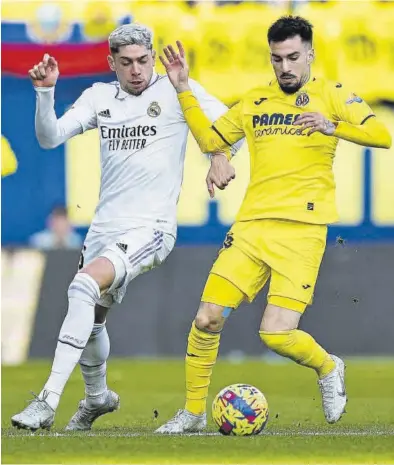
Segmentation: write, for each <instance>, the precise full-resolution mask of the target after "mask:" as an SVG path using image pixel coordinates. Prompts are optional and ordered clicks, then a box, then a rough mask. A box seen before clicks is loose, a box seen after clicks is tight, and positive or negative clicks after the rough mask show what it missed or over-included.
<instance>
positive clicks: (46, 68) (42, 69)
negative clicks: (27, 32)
mask: <svg viewBox="0 0 394 465" xmlns="http://www.w3.org/2000/svg"><path fill="white" fill-rule="evenodd" d="M59 74H60V73H59V66H58V64H57V61H56V60H55V59H54V58H53V57H51V56H49V55H48V53H46V54H45V55H44V57H43V59H42V61H40V63H38V64H37V65H34V66H33V68H32V69H29V76H30V79H31V80H32V81H33V85H34V87H53V86H55V85H56V81H57V79H58V77H59Z"/></svg>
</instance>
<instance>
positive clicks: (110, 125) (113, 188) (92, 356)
mask: <svg viewBox="0 0 394 465" xmlns="http://www.w3.org/2000/svg"><path fill="white" fill-rule="evenodd" d="M109 47H110V51H111V54H110V55H109V56H108V63H109V67H110V69H111V70H112V71H114V72H115V73H116V75H117V79H118V80H117V81H115V82H112V83H96V84H94V85H93V86H92V87H90V88H88V89H86V90H85V91H84V92H83V93H82V95H81V97H80V98H79V99H78V100H77V101H76V102H75V104H74V105H73V106H72V107H71V109H70V110H68V111H67V112H66V113H65V114H64V115H63V116H62V117H61V118H60V119H57V117H56V114H55V110H54V94H55V84H56V81H57V79H58V76H59V69H58V65H57V62H56V60H55V58H54V57H50V56H49V55H45V56H44V58H43V61H42V62H40V63H39V64H38V65H35V66H34V67H33V68H32V69H31V70H30V71H29V75H30V77H31V79H32V81H33V85H34V88H35V91H36V95H37V104H36V117H35V124H36V135H37V138H38V141H39V143H40V145H41V147H43V148H47V149H50V148H54V147H57V146H58V145H59V144H62V143H64V142H65V141H66V140H68V139H70V138H71V137H73V136H76V135H77V134H81V133H83V132H85V131H87V130H89V129H93V128H98V133H99V137H100V145H101V155H100V156H101V187H100V196H99V202H98V206H97V208H96V211H95V215H94V218H93V221H92V224H91V226H90V228H89V232H88V234H87V236H86V240H85V243H84V246H83V250H82V253H81V259H80V263H79V272H78V273H77V274H76V275H75V277H74V279H73V281H72V282H71V284H70V286H69V288H68V301H69V305H68V312H67V315H66V317H65V319H64V322H63V325H62V327H61V329H60V333H59V339H58V343H57V347H56V352H55V357H54V361H53V365H52V370H51V374H50V376H49V378H48V380H47V382H46V383H45V385H44V387H43V389H42V390H41V392H40V394H39V395H38V396H37V397H36V398H35V399H34V400H33V401H32V402H31V403H30V405H29V406H28V407H26V408H25V409H24V410H23V411H22V412H21V413H19V414H17V415H14V416H13V417H12V419H11V421H12V424H13V425H14V426H16V427H18V428H25V429H30V430H36V429H38V428H46V429H49V428H50V427H51V426H52V424H53V422H54V418H55V412H56V408H57V406H58V404H59V400H60V396H61V394H62V392H63V389H64V387H65V385H66V383H67V381H68V379H69V377H70V375H71V373H72V371H73V370H74V368H75V366H76V364H77V363H78V362H79V363H80V366H81V370H82V374H83V377H84V381H85V399H83V400H82V401H81V402H80V403H79V408H78V410H77V412H76V413H75V414H74V416H73V417H72V418H71V420H70V422H69V424H68V425H67V427H66V429H68V430H89V429H90V428H91V426H92V424H93V422H94V421H95V420H96V419H97V418H98V417H99V416H100V415H103V414H105V413H108V412H112V411H114V410H117V409H118V407H119V396H118V395H117V394H116V393H115V392H113V391H110V390H109V389H108V388H107V383H106V360H107V359H108V356H109V338H108V333H107V330H106V328H105V318H106V314H107V311H108V309H109V308H110V307H111V305H112V304H113V303H114V302H118V303H119V302H121V300H122V298H123V296H124V294H125V292H126V288H127V285H128V284H129V282H130V281H131V280H132V279H134V278H135V277H136V276H138V275H140V274H141V273H144V272H145V271H147V270H150V269H151V268H153V267H155V266H158V265H160V264H161V263H162V262H163V261H164V260H165V259H166V257H167V256H168V254H169V253H170V252H171V250H172V248H173V247H174V244H175V239H176V229H177V225H176V205H177V201H178V197H179V193H180V189H181V184H182V175H183V165H184V157H185V150H186V140H187V136H188V131H189V130H188V127H187V124H186V121H185V119H184V117H183V113H182V110H181V108H180V105H179V103H178V99H177V95H176V92H175V90H174V88H173V86H172V84H171V83H170V81H169V80H168V77H167V76H166V75H165V76H160V75H158V74H156V73H155V71H154V63H155V51H153V50H152V33H151V31H150V30H149V29H148V28H146V27H145V26H142V25H136V24H128V25H125V26H121V27H120V28H118V29H116V30H115V31H114V32H112V33H111V35H110V36H109ZM192 87H193V91H194V93H195V94H196V95H197V96H198V99H199V101H200V103H201V105H202V107H203V109H204V111H205V112H206V113H207V115H209V117H210V118H211V119H212V121H215V120H216V119H218V118H219V117H220V116H221V115H222V114H224V113H225V112H226V111H227V107H226V106H225V105H224V104H223V103H221V102H220V101H218V100H217V99H215V98H214V97H212V96H210V95H209V94H207V93H206V92H205V90H204V89H203V88H202V87H201V86H200V85H199V84H197V83H196V82H192ZM231 150H232V151H233V152H235V151H236V150H237V148H236V147H235V148H232V149H231ZM229 157H230V153H228V154H223V153H218V154H213V155H212V157H211V160H212V161H211V168H210V171H209V173H208V177H207V184H208V189H209V191H210V193H211V195H212V189H213V184H215V185H216V186H217V187H219V188H220V189H223V188H224V187H225V186H226V185H227V184H228V182H230V180H231V179H232V178H233V177H234V170H233V168H232V166H231V165H230V163H229V162H228V158H229ZM87 175H88V173H87Z"/></svg>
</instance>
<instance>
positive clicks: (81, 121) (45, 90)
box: [29, 54, 97, 149]
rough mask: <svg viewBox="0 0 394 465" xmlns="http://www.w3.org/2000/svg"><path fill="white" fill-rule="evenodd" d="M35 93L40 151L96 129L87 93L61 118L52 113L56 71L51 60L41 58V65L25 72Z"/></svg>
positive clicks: (55, 62)
mask: <svg viewBox="0 0 394 465" xmlns="http://www.w3.org/2000/svg"><path fill="white" fill-rule="evenodd" d="M29 76H30V78H31V80H32V82H33V85H34V90H35V91H36V116H35V128H36V136H37V140H38V142H39V144H40V146H41V147H42V148H46V149H51V148H54V147H57V146H58V145H60V144H62V143H64V142H65V141H66V140H68V139H70V138H71V137H73V136H76V135H77V134H81V133H82V132H84V131H85V130H87V129H92V128H94V127H96V124H97V123H96V114H95V112H94V109H93V107H92V105H91V103H90V99H89V95H88V91H85V93H84V94H82V96H81V97H80V98H79V99H78V100H77V101H76V102H75V104H74V105H73V107H72V108H71V109H70V110H69V111H68V112H66V113H65V114H64V115H63V116H62V117H61V118H59V119H57V117H56V113H55V108H54V106H55V85H56V82H57V79H58V77H59V67H58V64H57V61H56V60H55V58H53V57H51V56H49V55H48V54H45V55H44V58H43V61H41V62H40V63H39V64H37V65H34V67H33V68H32V69H30V70H29Z"/></svg>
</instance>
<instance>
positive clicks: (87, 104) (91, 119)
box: [59, 88, 97, 132]
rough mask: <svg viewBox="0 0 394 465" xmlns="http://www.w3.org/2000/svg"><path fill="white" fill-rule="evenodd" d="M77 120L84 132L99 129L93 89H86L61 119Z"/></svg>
mask: <svg viewBox="0 0 394 465" xmlns="http://www.w3.org/2000/svg"><path fill="white" fill-rule="evenodd" d="M62 119H63V120H71V119H73V120H75V121H78V123H79V124H80V125H81V128H82V132H85V131H88V130H89V129H94V128H96V127H97V115H96V111H95V108H94V103H93V88H89V89H86V90H85V91H84V92H83V93H82V94H81V96H80V97H79V98H78V99H77V100H76V101H75V103H74V104H73V105H72V106H71V108H70V109H69V110H68V111H67V112H66V113H65V114H64V115H63V116H62V117H61V118H60V119H59V122H60V121H62Z"/></svg>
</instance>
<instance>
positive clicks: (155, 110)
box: [147, 102, 161, 118]
mask: <svg viewBox="0 0 394 465" xmlns="http://www.w3.org/2000/svg"><path fill="white" fill-rule="evenodd" d="M147 113H148V115H149V116H151V117H152V118H157V117H158V116H159V115H160V113H161V108H160V105H159V104H158V103H157V102H152V103H151V104H150V105H149V107H148V112H147Z"/></svg>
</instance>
